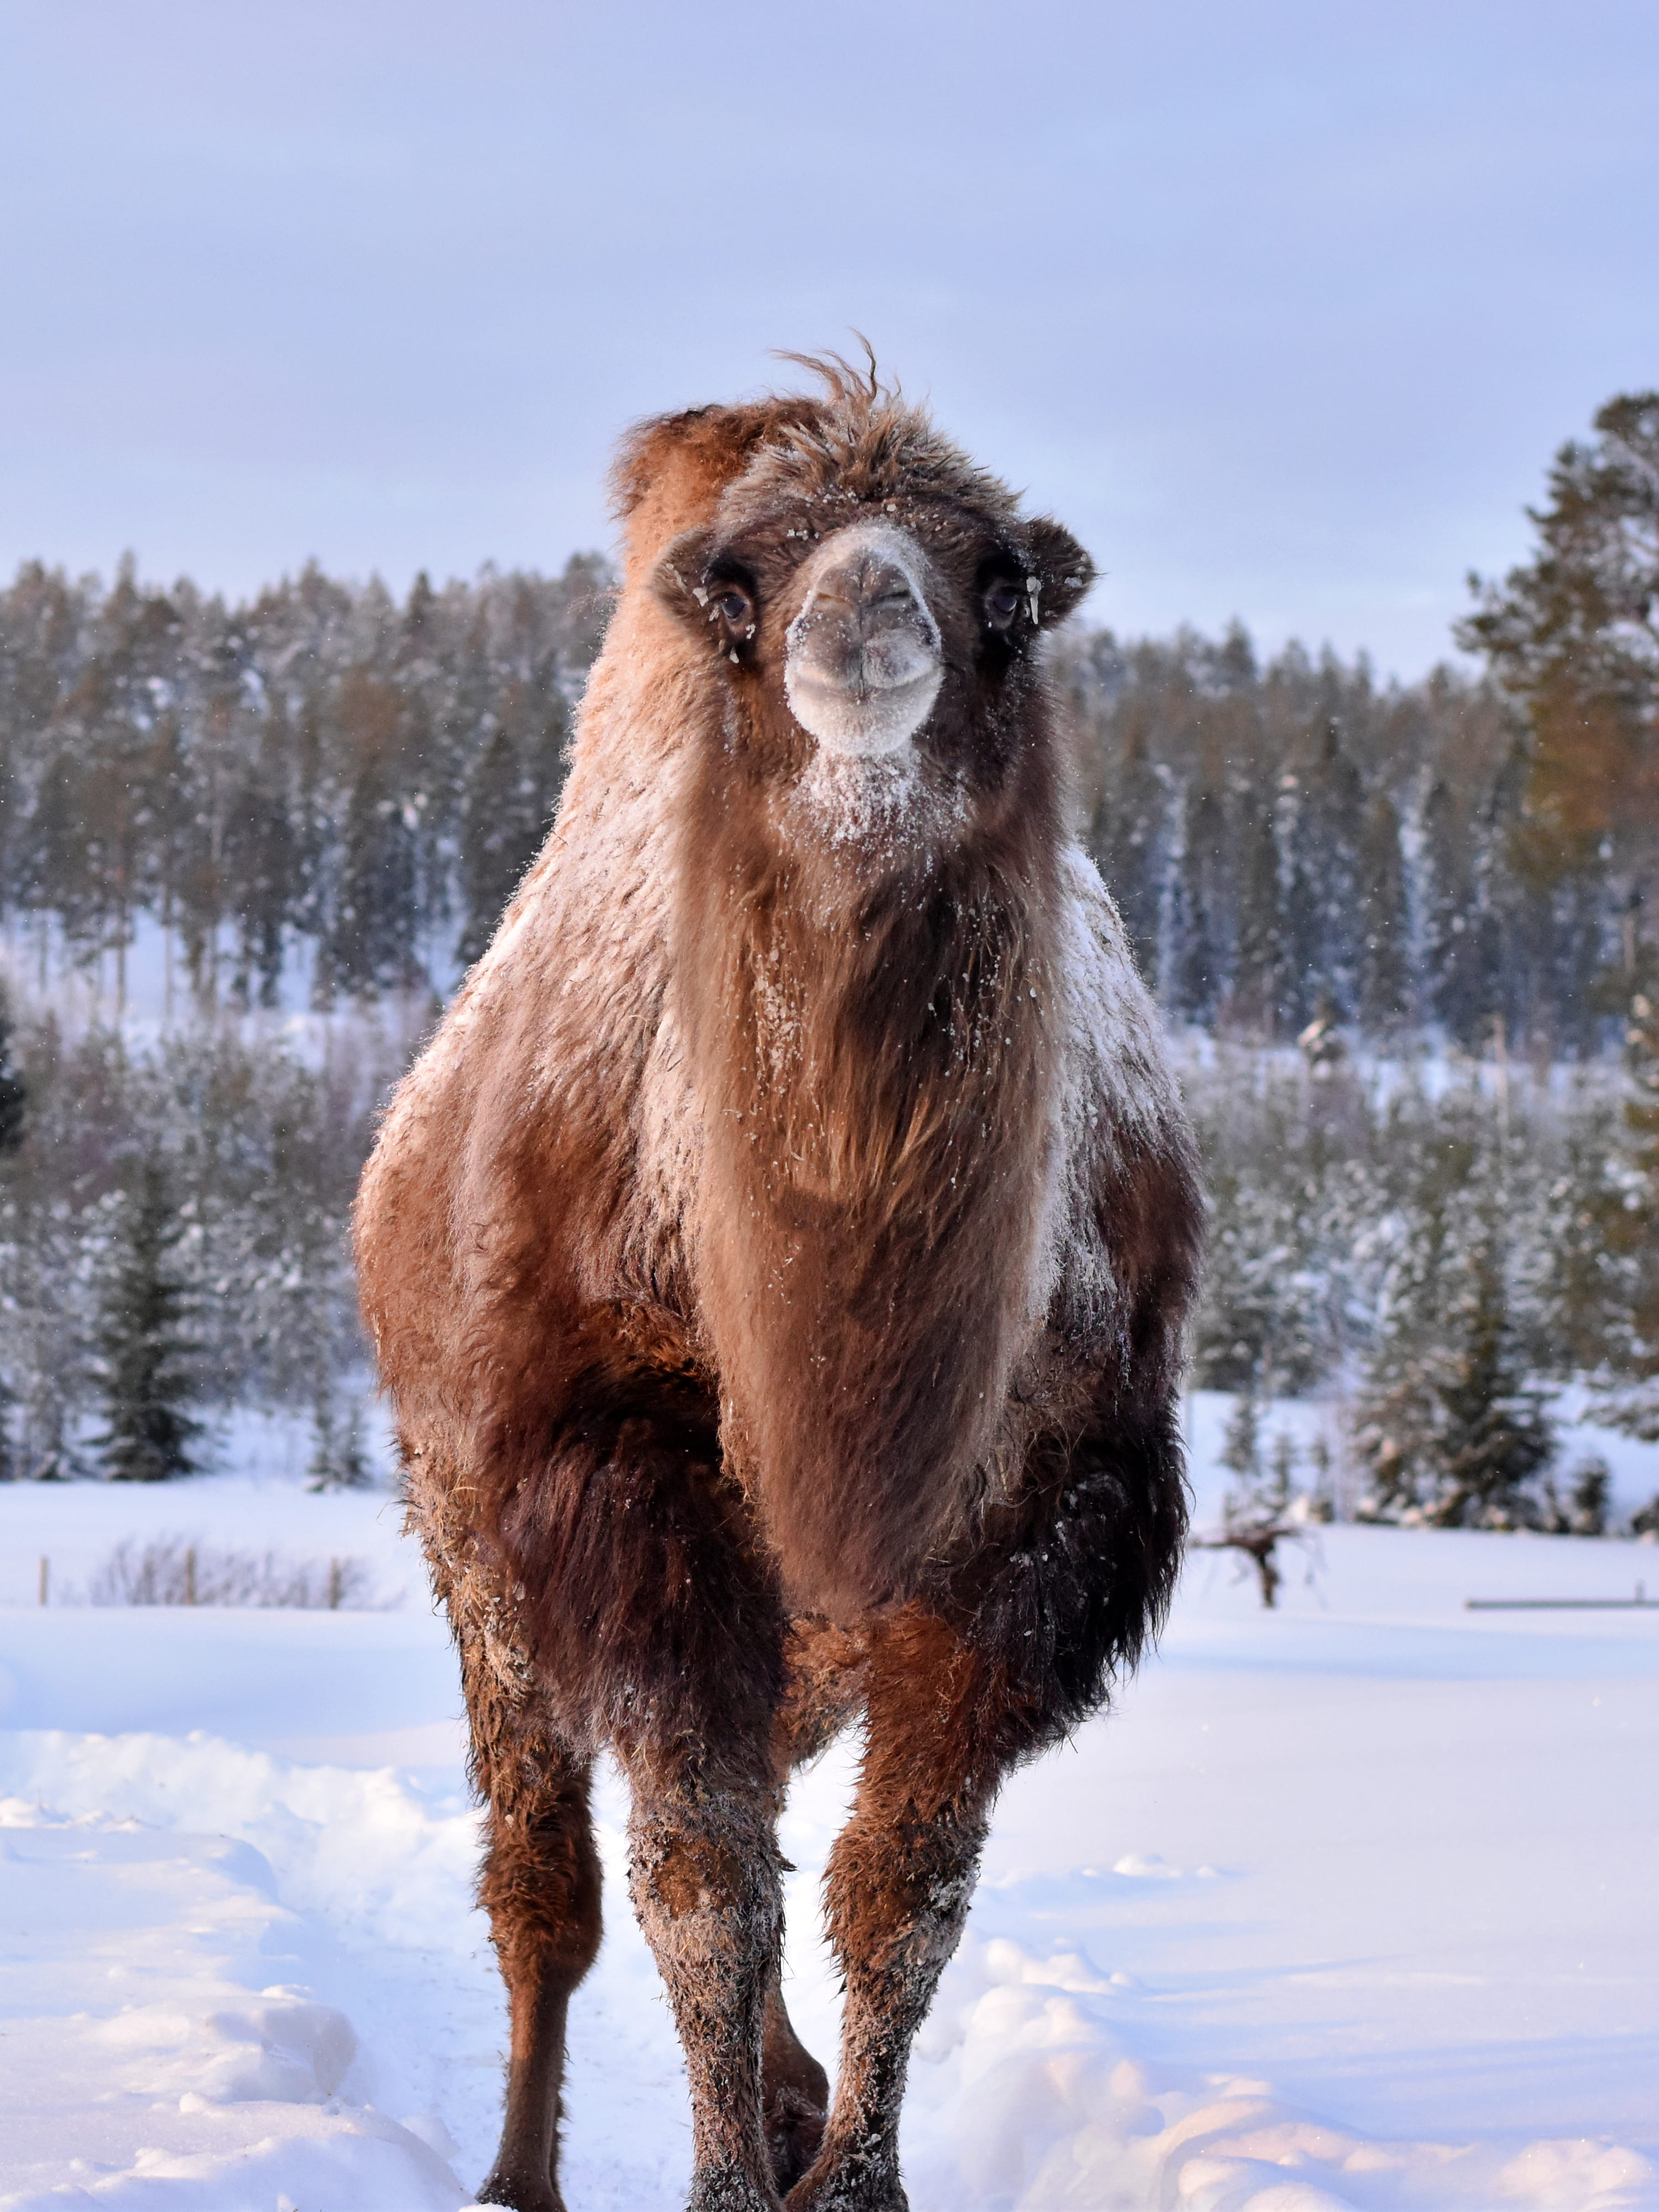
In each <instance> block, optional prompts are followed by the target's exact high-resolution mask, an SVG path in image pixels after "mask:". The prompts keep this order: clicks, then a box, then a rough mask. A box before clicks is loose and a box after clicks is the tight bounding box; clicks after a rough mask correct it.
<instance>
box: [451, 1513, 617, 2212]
mask: <svg viewBox="0 0 1659 2212" xmlns="http://www.w3.org/2000/svg"><path fill="white" fill-rule="evenodd" d="M410 1487H411V1492H414V1491H415V1486H414V1484H411V1486H410ZM421 1502H422V1501H420V1499H419V1498H418V1495H413V1496H411V1514H410V1518H411V1521H412V1522H414V1524H415V1526H416V1528H417V1529H418V1530H419V1533H420V1534H422V1537H423V1538H424V1539H425V1540H426V1541H427V1549H428V1557H429V1558H430V1559H431V1562H432V1567H433V1576H434V1581H435V1585H436V1588H437V1590H438V1594H439V1595H440V1596H441V1598H442V1599H443V1601H444V1603H445V1605H446V1607H447V1610H448V1613H449V1616H450V1620H451V1624H452V1626H453V1629H454V1632H455V1640H456V1643H457V1644H458V1646H459V1651H460V1660H461V1686H462V1689H463V1692H464V1693H465V1699H466V1708H467V1719H468V1722H469V1723H470V1729H471V1747H470V1753H469V1764H470V1767H471V1776H472V1783H473V1787H474V1790H476V1792H477V1795H478V1796H479V1797H480V1798H481V1799H482V1800H483V1804H484V1808H485V1814H486V1821H487V1826H486V1832H485V1844H484V1856H483V1865H482V1867H481V1869H480V1870H479V1875H478V1902H479V1904H480V1905H482V1906H483V1909H484V1911H486V1912H487V1913H488V1915H489V1933H490V1941H491V1942H492V1943H493V1944H494V1946H495V1955H496V1958H497V1960H499V1962H500V1965H501V1978H502V1980H503V1981H504V1982H505V1983H506V1984H507V2007H508V2015H509V2020H510V2025H511V2039H510V2043H509V2046H508V2058H507V2097H506V2108H505V2111H504V2113H503V2116H502V2124H501V2145H500V2148H499V2149H498V2150H497V2152H496V2154H495V2163H494V2164H493V2165H492V2166H491V2167H490V2169H489V2174H488V2175H487V2176H486V2177H485V2179H484V2180H483V2183H482V2184H481V2185H480V2187H479V2190H478V2202H479V2203H483V2204H501V2205H508V2206H511V2207H513V2212H564V2200H563V2198H562V2196H561V2195H560V2193H559V2182H558V2155H559V2142H558V2136H559V2123H560V2119H561V2117H562V2093H563V2087H564V2059H565V2020H566V2015H567V2013H568V2008H569V2002H570V1996H571V1993H572V1991H573V1990H574V1989H575V1987H576V1985H577V1984H578V1983H579V1982H580V1980H581V1979H582V1978H583V1976H584V1975H585V1974H586V1972H587V1970H588V1968H589V1967H590V1966H592V1963H593V1960H594V1958H595V1957H596V1955H597V1954H598V1952H599V1938H600V1934H601V1921H600V1912H599V1893H600V1868H599V1852H598V1850H597V1848H596V1846H595V1844H594V1840H593V1826H592V1814H591V1810H590V1802H589V1798H590V1790H591V1762H590V1761H589V1760H587V1759H584V1758H582V1757H580V1756H578V1755H577V1754H576V1753H574V1751H572V1750H571V1749H570V1748H569V1747H568V1746H567V1745H566V1744H565V1743H564V1742H563V1741H562V1740H561V1739H560V1737H559V1735H558V1734H557V1732H556V1729H554V1728H553V1726H552V1724H551V1723H550V1718H549V1717H548V1715H547V1714H546V1712H545V1711H544V1706H543V1704H542V1701H541V1699H539V1697H538V1693H537V1691H536V1689H535V1686H534V1684H533V1681H532V1678H531V1674H530V1670H529V1668H528V1667H527V1666H526V1664H525V1662H524V1660H523V1657H522V1655H521V1654H520V1653H519V1652H518V1651H516V1650H514V1649H513V1644H512V1641H511V1638H510V1635H506V1634H504V1632H506V1631H507V1627H508V1616H507V1613H506V1611H505V1609H504V1608H503V1607H501V1604H500V1603H499V1601H498V1600H497V1597H496V1594H495V1591H494V1589H493V1586H492V1585H491V1584H490V1583H489V1582H488V1579H487V1578H486V1577H484V1576H483V1572H482V1571H481V1569H480V1568H479V1567H478V1566H477V1562H476V1555H475V1554H473V1553H471V1547H470V1546H468V1545H466V1544H465V1541H462V1542H459V1543H451V1544H446V1543H442V1542H440V1541H435V1537H436V1536H437V1534H439V1531H440V1528H441V1523H439V1522H438V1521H437V1516H423V1515H422V1513H421V1511H420V1510H419V1508H420V1504H421ZM442 1533H444V1534H453V1532H450V1531H443V1532H442ZM458 1558H459V1559H463V1560H466V1559H471V1560H472V1562H473V1564H472V1565H471V1569H470V1571H460V1572H458V1571H456V1567H455V1561H456V1559H458Z"/></svg>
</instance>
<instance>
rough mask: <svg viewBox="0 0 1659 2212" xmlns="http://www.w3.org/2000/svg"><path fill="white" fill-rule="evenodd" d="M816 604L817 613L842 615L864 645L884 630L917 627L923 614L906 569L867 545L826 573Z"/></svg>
mask: <svg viewBox="0 0 1659 2212" xmlns="http://www.w3.org/2000/svg"><path fill="white" fill-rule="evenodd" d="M813 602H814V605H813V610H812V611H814V612H815V613H817V614H819V615H820V616H831V615H834V616H838V617H840V618H841V620H842V623H844V624H845V625H846V626H847V627H848V629H850V630H851V632H852V634H853V635H854V636H855V637H856V638H857V639H858V641H860V643H861V644H864V643H867V642H868V641H870V640H871V639H872V638H874V637H878V636H879V635H881V634H882V632H883V631H884V630H891V629H905V628H908V627H910V626H913V625H914V624H915V622H916V620H917V617H918V616H919V615H920V614H921V599H920V595H919V594H918V592H917V591H916V588H915V585H914V584H913V583H912V581H911V580H910V578H909V577H908V576H907V575H906V574H905V573H904V571H903V569H902V568H900V567H899V565H898V563H897V562H896V561H892V560H890V559H888V558H887V557H886V556H884V554H882V553H879V552H877V551H875V550H873V549H872V548H870V547H867V546H866V547H863V548H860V549H859V550H856V551H854V552H852V553H851V554H849V556H848V558H847V559H846V560H844V561H842V562H836V563H834V564H833V565H831V566H830V567H829V568H826V569H825V570H824V572H823V574H822V575H821V576H820V577H819V579H818V582H817V590H816V591H815V592H814V593H813Z"/></svg>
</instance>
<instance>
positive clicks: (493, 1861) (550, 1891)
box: [478, 1782, 602, 1988]
mask: <svg viewBox="0 0 1659 2212" xmlns="http://www.w3.org/2000/svg"><path fill="white" fill-rule="evenodd" d="M600 1887H601V1877H600V1869H599V1853H598V1851H597V1850H595V1848H594V1844H593V1836H592V1826H591V1824H590V1820H589V1817H588V1808H587V1792H586V1784H585V1782H584V1784H582V1785H581V1786H580V1788H577V1787H574V1786H569V1785H567V1786H566V1787H565V1788H564V1789H562V1790H556V1791H554V1792H550V1793H548V1794H547V1796H543V1797H541V1798H532V1799H530V1801H529V1802H527V1803H525V1802H520V1805H519V1806H518V1807H517V1808H514V1809H513V1811H511V1812H501V1811H499V1810H496V1809H495V1808H491V1812H490V1815H489V1838H488V1842H487V1844H486V1847H485V1852H484V1859H483V1868H482V1869H481V1871H480V1874H479V1877H478V1902H479V1904H480V1905H482V1906H483V1909H484V1911H486V1912H487V1913H488V1914H489V1922H490V1929H491V1934H492V1936H493V1937H494V1940H495V1948H496V1950H497V1952H498V1954H500V1957H501V1966H502V1969H503V1971H504V1972H505V1973H506V1975H507V1980H508V1982H509V1984H515V1983H516V1982H517V1980H518V1979H519V1978H520V1975H521V1974H524V1973H530V1974H533V1975H534V1976H535V1977H536V1978H538V1979H540V1978H544V1977H546V1978H552V1979H555V1980H557V1981H560V1982H563V1983H565V1984H567V1985H568V1986H570V1987H573V1988H574V1985H575V1984H576V1983H578V1982H579V1981H580V1979H581V1978H582V1977H583V1975H584V1974H586V1972H587V1970H588V1968H589V1967H590V1966H592V1963H593V1960H594V1958H595V1957H596V1955H597V1954H598V1952H599V1939H600V1936H601V1933H602V1920H601V1914H600Z"/></svg>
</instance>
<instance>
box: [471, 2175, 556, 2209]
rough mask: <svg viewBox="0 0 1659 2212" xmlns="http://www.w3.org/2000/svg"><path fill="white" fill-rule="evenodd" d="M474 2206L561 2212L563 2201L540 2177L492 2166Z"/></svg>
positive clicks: (481, 2184) (542, 2177)
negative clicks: (499, 2206) (500, 2206)
mask: <svg viewBox="0 0 1659 2212" xmlns="http://www.w3.org/2000/svg"><path fill="white" fill-rule="evenodd" d="M475 2202H476V2203H479V2204H504V2205H506V2206H507V2207H508V2208H509V2212H564V2199H563V2197H561V2196H560V2194H559V2192H558V2191H557V2190H556V2188H554V2186H553V2185H552V2184H551V2182H550V2181H549V2179H547V2176H546V2175H545V2174H544V2173H538V2174H529V2173H522V2172H518V2171H516V2170H515V2169H514V2168H513V2167H512V2166H491V2167H490V2169H489V2172H488V2173H487V2174H486V2175H485V2176H484V2178H483V2180H482V2181H481V2182H480V2183H479V2185H478V2194H477V2198H476V2199H475Z"/></svg>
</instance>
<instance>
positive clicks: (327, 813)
mask: <svg viewBox="0 0 1659 2212" xmlns="http://www.w3.org/2000/svg"><path fill="white" fill-rule="evenodd" d="M609 585H610V577H609V572H608V571H607V569H606V568H605V564H604V563H603V562H601V561H599V560H598V559H597V558H593V557H581V556H578V557H575V558H573V559H572V560H571V561H570V562H568V564H567V566H566V568H565V569H564V571H563V573H562V574H561V575H559V576H557V577H553V578H548V577H541V576H532V575H524V574H512V575H497V574H493V573H491V572H489V571H486V572H485V574H483V575H482V576H481V577H479V578H478V579H477V580H476V581H475V582H473V583H471V584H451V585H449V586H446V587H445V588H444V589H443V590H442V591H435V590H434V589H433V588H432V586H430V584H429V583H428V581H427V580H426V579H425V578H424V577H423V576H422V577H417V578H416V581H415V584H414V586H413V587H412V588H411V590H410V593H409V595H408V598H407V599H406V600H404V602H403V604H401V605H399V604H398V603H397V602H395V601H394V600H393V599H392V597H391V595H390V594H389V593H388V592H386V590H385V588H384V587H383V586H381V585H380V583H378V582H370V583H369V584H368V585H364V586H352V585H347V584H343V583H340V582H337V581H335V580H331V579H330V578H329V577H327V576H325V575H324V574H322V572H321V571H320V570H319V569H318V568H314V567H312V568H307V569H306V570H305V571H304V572H303V573H302V574H301V575H300V576H299V577H298V578H297V579H294V580H284V581H283V583H282V584H280V585H278V586H276V587H274V588H273V589H271V590H270V591H267V592H262V593H261V594H260V595H259V596H258V598H257V599H254V600H252V602H250V603H248V604H246V605H237V606H228V605H226V604H225V602H224V601H223V600H222V599H217V598H214V597H210V596H208V595H206V594H204V593H203V592H199V591H197V589H196V587H195V586H192V585H191V584H189V583H187V582H180V583H178V584H175V585H173V586H171V587H170V588H167V589H162V588H160V587H153V586H145V585H143V584H141V583H140V582H139V580H137V576H136V574H135V573H134V571H133V568H132V567H131V563H130V562H129V563H125V564H124V565H123V567H122V568H121V569H120V571H119V572H118V574H117V576H116V579H115V580H114V582H113V584H112V585H111V586H107V587H106V586H104V585H102V584H100V582H99V581H98V580H97V579H95V578H91V577H83V578H80V579H76V580H71V579H70V578H69V577H67V576H65V575H64V574H62V573H61V572H58V571H53V570H48V569H46V568H43V567H41V566H40V565H39V564H30V565H27V566H26V567H25V568H23V569H22V570H21V572H20V574H18V576H17V578H16V579H15V581H14V583H13V584H12V586H11V587H10V589H9V591H7V592H3V593H0V921H3V922H4V923H5V924H6V925H7V926H8V927H9V931H10V933H11V936H12V940H13V945H14V959H15V961H17V962H19V963H21V961H22V960H23V959H25V958H26V957H28V955H29V949H30V945H31V941H32V940H31V933H33V946H34V948H35V957H37V958H38V962H39V966H40V980H41V981H43V982H44V981H46V980H47V979H48V978H49V975H50V973H51V969H52V962H53V960H54V959H57V960H58V961H62V960H65V959H66V960H68V961H70V962H72V963H82V964H83V965H84V964H87V963H92V962H94V961H97V960H99V959H100V958H101V959H106V960H109V961H111V962H112V964H113V966H114V969H115V972H116V975H117V979H118V980H117V986H116V995H117V1000H118V1001H119V1000H120V997H121V996H122V994H123V992H124V990H125V956H126V954H127V951H128V950H129V948H130V947H131V945H132V942H133V939H134V935H135V931H136V929H137V924H138V922H139V920H140V918H141V917H143V916H146V915H148V916H149V917H150V918H151V919H152V920H153V921H155V922H156V923H157V924H159V925H160V927H161V929H162V930H163V932H164V933H165V936H166V941H167V946H168V949H169V951H170V952H171V951H172V949H173V947H174V946H175V945H176V947H177V951H178V955H179V966H180V973H179V990H180V992H181V994H188V997H189V999H190V1000H192V1001H193V1002H194V1004H195V1006H197V1007H198V1008H202V1009H206V1010H211V1009H212V1008H215V1007H216V1006H237V1005H240V1006H261V1005H263V1006H274V1005H276V1004H277V1003H279V1001H280V1000H281V999H282V997H283V980H284V975H285V973H291V972H292V971H294V970H295V968H296V967H297V968H298V969H299V970H300V971H301V974H302V975H303V978H304V983H305V988H306V994H307V996H308V998H309V1000H310V1001H311V1002H312V1003H313V1004H314V1005H317V1006H330V1005H331V1004H333V1003H334V1002H335V1001H336V1000H337V999H338V998H340V997H342V996H346V997H363V996H372V995H374V994H377V993H380V992H383V991H386V990H388V989H397V988H406V987H411V986H414V987H435V988H438V989H444V988H447V986H448V984H449V983H450V982H451V981H453V975H454V973H455V970H456V968H457V966H458V965H465V963H467V962H468V961H470V960H471V959H473V958H475V957H477V953H478V952H479V951H482V950H483V945H485V944H486V943H487V942H488V940H489V934H490V933H491V931H492V930H493V929H494V927H495V921H496V920H497V918H498V916H499V915H500V913H501V908H502V906H503V905H504V904H505V902H506V901H507V897H508V896H510V894H511V891H512V889H513V884H515V883H516V881H517V880H518V878H519V876H520V873H521V872H522V871H523V869H524V867H525V866H526V863H527V861H528V860H529V859H530V858H531V856H532V854H533V853H534V852H535V850H536V848H537V846H538V844H539V843H540V842H541V839H542V837H543V836H544V834H545V831H546V827H547V823H548V821H549V819H550V816H551V813H552V810H553V807H554V805H555V804H556V799H557V796H558V791H559V787H560V783H561V781H562V775H563V773H564V754H565V744H566V738H567V734H568V726H569V718H570V710H571V705H572V702H573V701H574V699H575V698H576V697H578V696H580V690H581V686H582V684H583V682H584V680H585V678H586V671H587V668H588V666H589V665H590V664H591V662H592V658H593V655H594V653H595V651H596V650H597V647H598V644H599V638H600V636H601V635H602V633H603V629H604V623H605V613H606V611H607V608H608V604H609V601H608V596H607V594H608V591H609Z"/></svg>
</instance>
